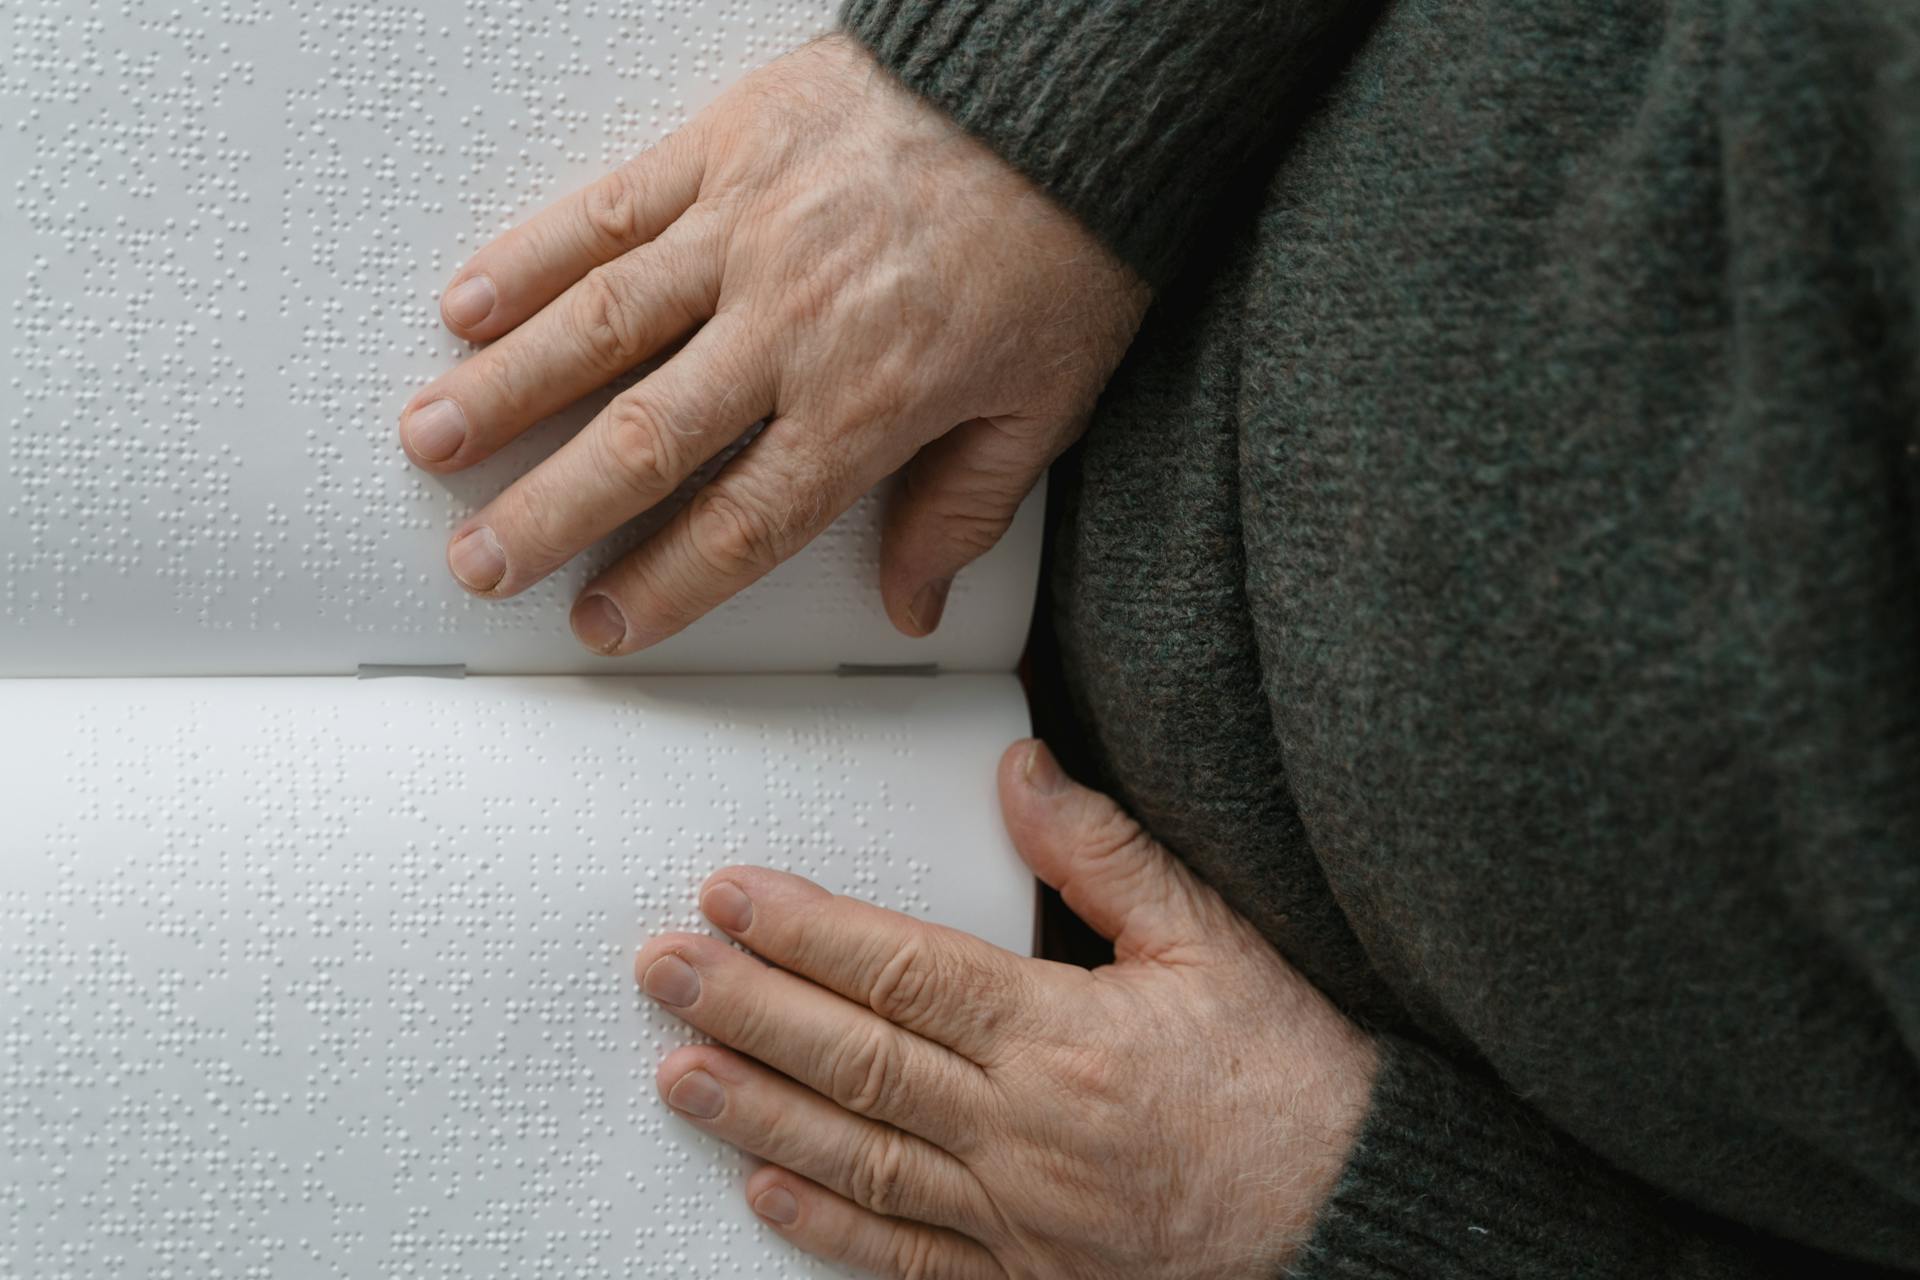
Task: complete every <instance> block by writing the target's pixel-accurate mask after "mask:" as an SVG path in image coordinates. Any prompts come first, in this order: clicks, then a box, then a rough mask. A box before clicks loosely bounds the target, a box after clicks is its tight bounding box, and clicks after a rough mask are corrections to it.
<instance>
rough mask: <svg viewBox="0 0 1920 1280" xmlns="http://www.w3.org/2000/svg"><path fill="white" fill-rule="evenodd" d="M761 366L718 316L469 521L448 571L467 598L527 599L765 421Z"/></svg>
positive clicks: (451, 548)
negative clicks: (469, 593)
mask: <svg viewBox="0 0 1920 1280" xmlns="http://www.w3.org/2000/svg"><path fill="white" fill-rule="evenodd" d="M761 368H762V362H761V361H760V360H759V359H758V358H757V357H755V356H754V355H753V354H752V352H751V351H750V349H749V348H748V346H747V344H746V342H745V340H744V339H742V338H741V337H740V336H739V334H738V331H737V330H736V329H735V328H734V326H733V325H731V324H729V323H727V322H726V318H725V317H716V318H715V319H714V320H712V321H710V322H708V323H707V325H706V326H705V327H703V328H702V329H701V330H700V332H699V333H697V334H695V335H694V336H693V339H692V340H691V341H690V342H688V343H687V345H686V346H685V347H684V348H682V349H681V350H680V351H679V352H678V353H677V354H675V355H674V356H673V358H672V359H670V360H668V361H667V362H666V363H665V364H663V365H661V366H660V367H659V368H658V369H656V370H654V371H653V372H652V373H651V374H649V375H647V377H645V378H644V379H642V380H641V381H640V382H639V383H638V384H637V385H635V386H633V387H630V388H628V389H627V390H626V391H623V392H621V393H620V395H618V396H617V397H615V398H614V400H613V401H612V403H610V404H608V405H607V407H606V408H604V409H602V410H601V411H600V413H599V415H598V416H596V417H595V418H594V420H593V421H592V422H590V423H588V424H587V426H586V429H585V430H583V431H581V432H580V433H579V434H578V435H576V436H574V437H573V439H571V440H569V441H567V443H566V444H564V445H562V446H561V447H560V449H559V450H558V451H557V452H556V453H555V454H554V455H553V456H552V457H550V458H548V459H547V460H546V461H545V462H543V463H541V464H540V465H539V466H537V467H535V468H534V469H533V470H532V471H530V472H528V473H527V474H526V475H525V476H522V477H521V478H520V479H519V480H517V481H515V482H514V483H513V484H512V485H510V486H509V487H508V488H507V489H506V491H505V492H503V493H502V494H500V496H499V497H497V498H495V499H494V500H493V501H492V502H490V503H488V504H487V505H486V506H485V507H484V508H482V509H481V510H480V511H478V512H476V513H475V514H474V515H472V516H470V517H468V518H467V519H466V520H465V521H463V522H462V523H461V524H460V526H459V527H458V528H456V529H455V530H454V532H453V536H452V537H451V538H450V539H449V540H448V543H447V563H448V566H449V567H450V568H451V569H452V571H453V574H454V576H455V577H456V578H458V579H459V580H460V583H461V585H463V586H465V587H466V588H467V589H468V590H469V591H474V592H477V593H479V594H482V595H488V596H492V597H495V598H502V597H506V596H511V595H513V594H515V593H516V592H520V591H524V590H526V589H527V588H528V587H530V586H532V585H533V584H534V583H536V582H538V581H540V580H541V579H542V578H544V577H546V576H547V575H548V574H549V573H552V572H553V571H554V570H555V569H557V568H559V567H560V566H561V565H563V564H565V563H566V562H567V561H568V560H570V559H572V558H573V557H574V556H575V555H576V554H578V553H579V552H580V551H582V550H584V549H585V548H587V547H589V546H591V545H592V544H594V543H595V542H598V541H599V540H600V539H601V538H604V537H605V536H606V535H607V534H609V533H611V532H613V531H614V530H615V529H616V528H618V527H619V526H620V525H622V524H624V523H625V522H626V521H628V520H630V519H632V518H633V517H634V516H637V515H639V514H640V513H641V512H643V511H646V510H648V509H649V508H651V507H653V506H655V505H656V504H658V503H660V502H664V501H665V500H666V499H668V498H670V497H672V496H673V493H674V490H675V489H677V488H678V487H679V486H680V485H681V483H682V482H684V481H685V480H686V479H687V477H688V476H690V475H692V474H693V473H694V471H696V470H697V469H698V468H699V467H700V465H701V464H702V463H704V462H706V461H707V460H708V459H710V458H711V457H713V455H714V454H716V453H719V452H720V451H721V450H722V449H724V448H726V447H727V446H728V445H729V444H732V443H733V442H734V441H735V440H738V439H739V438H740V436H741V435H742V434H744V433H745V432H746V430H747V429H748V428H749V427H751V426H752V425H753V424H754V423H755V422H758V421H759V420H760V419H761V418H762V417H764V416H765V415H766V412H767V408H768V405H769V403H770V401H771V396H772V392H771V390H770V389H769V387H768V386H767V384H766V383H765V381H764V380H763V379H762V376H761V372H760V371H761Z"/></svg>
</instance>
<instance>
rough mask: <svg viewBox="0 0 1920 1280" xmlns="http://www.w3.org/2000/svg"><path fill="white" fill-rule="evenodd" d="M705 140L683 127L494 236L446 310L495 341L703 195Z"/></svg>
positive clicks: (463, 326)
mask: <svg viewBox="0 0 1920 1280" xmlns="http://www.w3.org/2000/svg"><path fill="white" fill-rule="evenodd" d="M704 166H705V152H704V145H703V138H702V135H701V133H700V131H699V130H698V129H696V128H686V129H682V130H680V131H679V132H677V133H674V134H672V135H670V136H669V137H668V138H667V139H666V141H664V142H662V143H661V144H660V145H659V146H657V147H653V148H651V149H649V150H647V151H643V152H641V153H640V154H639V155H638V156H635V157H634V158H633V159H632V160H630V161H628V162H627V163H626V164H624V165H622V166H621V167H620V168H618V169H616V170H614V171H613V172H612V173H609V174H607V175H606V176H605V177H603V178H600V179H599V180H597V181H595V182H591V183H589V184H587V185H586V186H584V187H582V188H580V190H578V191H575V192H573V193H572V194H571V195H568V196H565V197H563V198H561V199H559V200H557V201H555V202H554V203H553V204H551V205H549V206H548V207H547V208H545V209H543V210H541V211H540V212H539V213H537V214H535V215H534V216H533V217H532V218H530V219H528V220H527V221H526V222H524V223H522V224H521V225H519V226H517V227H515V228H513V229H512V230H511V231H508V232H507V233H506V234H504V235H502V236H500V237H498V238H497V239H495V240H493V241H492V242H491V243H489V244H488V245H486V247H485V248H483V249H481V250H480V251H479V252H478V253H476V254H474V255H473V257H472V258H471V259H470V260H469V261H468V262H467V263H466V264H465V265H463V266H462V267H461V268H460V270H459V271H458V272H456V273H455V274H454V277H453V279H452V280H450V281H448V282H447V288H446V291H445V292H444V293H443V294H441V297H440V316H441V319H442V320H444V321H445V322H446V325H447V327H448V328H449V329H451V330H453V331H454V332H455V333H457V334H459V335H460V336H461V337H463V338H466V339H467V340H469V341H471V342H490V341H492V340H493V339H495V338H497V337H499V336H500V335H501V334H503V333H505V332H507V330H509V329H511V328H513V327H514V326H515V325H517V324H519V323H521V322H522V321H524V320H525V319H526V318H527V317H528V316H531V315H533V314H534V313H535V312H537V311H539V310H540V308H542V307H544V306H546V305H547V304H548V303H549V302H551V301H553V300H554V299H555V298H557V297H559V296H560V293H561V291H562V290H564V289H566V288H567V287H568V286H569V285H571V284H573V282H574V281H576V280H578V279H579V278H580V277H581V276H583V275H585V274H586V273H587V272H589V271H591V270H593V269H594V268H595V267H597V266H599V265H601V264H602V263H605V262H612V261H613V260H614V259H615V258H618V257H620V256H621V255H623V254H625V253H626V252H627V251H628V250H629V249H633V248H635V247H637V246H639V245H642V244H645V243H647V242H648V241H649V240H652V239H654V238H655V237H656V236H658V235H659V234H660V233H661V232H663V231H665V230H666V229H667V227H668V226H670V225H672V223H673V221H674V219H676V218H678V217H679V216H680V215H681V214H682V213H684V212H685V211H686V210H687V208H688V207H689V206H691V205H692V204H693V202H694V200H695V199H696V198H697V197H698V196H699V194H700V178H701V173H702V171H703V168H704Z"/></svg>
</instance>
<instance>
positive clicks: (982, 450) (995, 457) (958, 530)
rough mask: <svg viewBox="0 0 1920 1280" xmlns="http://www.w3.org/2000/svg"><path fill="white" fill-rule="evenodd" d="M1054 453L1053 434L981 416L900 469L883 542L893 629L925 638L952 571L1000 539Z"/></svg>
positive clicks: (884, 591) (885, 596) (885, 595)
mask: <svg viewBox="0 0 1920 1280" xmlns="http://www.w3.org/2000/svg"><path fill="white" fill-rule="evenodd" d="M1056 434H1057V433H1056ZM1064 442H1065V439H1064V436H1063V439H1062V444H1064ZM1054 452H1056V450H1054V449H1053V448H1052V447H1051V440H1050V439H1049V438H1048V433H1041V434H1040V435H1038V436H1034V435H1029V434H1027V433H1026V432H1025V431H1020V432H1015V431H1012V430H1009V429H1008V428H1007V427H1005V426H1002V425H1000V424H998V423H996V422H995V421H993V420H992V419H990V418H975V419H974V420H973V421H971V422H963V423H961V424H960V425H959V426H957V427H955V428H954V429H953V430H952V431H949V432H947V434H945V435H944V436H941V437H940V438H939V439H937V440H934V441H933V442H932V443H930V444H928V445H927V446H926V447H925V448H923V449H921V450H920V452H919V453H917V454H915V455H914V456H913V458H912V459H911V460H910V461H909V462H908V463H907V465H906V466H905V467H904V468H902V469H901V473H900V483H899V484H897V485H895V486H894V490H893V495H892V498H891V500H890V501H889V503H888V506H887V519H886V527H885V529H884V530H883V532H882V535H881V540H880V595H881V599H882V600H884V601H885V602H886V609H887V616H888V617H889V618H891V619H892V620H893V625H894V626H896V627H898V628H899V629H900V630H901V631H903V632H905V633H906V634H907V635H910V636H924V635H926V634H927V633H928V632H930V631H932V630H933V629H934V628H935V627H937V626H939V625H940V614H941V612H942V611H943V610H944V609H945V608H946V604H947V589H948V588H949V587H951V586H952V585H953V576H954V575H955V574H956V573H958V572H960V570H961V569H963V568H965V567H966V566H967V565H969V564H971V563H972V562H973V561H974V560H976V559H978V558H979V557H980V556H982V555H984V554H986V552H987V551H988V550H990V549H991V548H992V547H993V545H994V544H995V543H997V542H999V541H1000V536H1001V535H1002V534H1004V533H1005V532H1006V531H1007V526H1008V525H1010V524H1012V523H1013V517H1014V514H1015V513H1016V512H1018V511H1019V510H1020V503H1021V502H1022V501H1023V500H1024V499H1025V498H1026V496H1027V494H1028V493H1029V492H1031V491H1032V489H1033V485H1034V481H1036V480H1038V479H1039V478H1040V473H1041V472H1042V471H1045V470H1046V468H1047V464H1048V463H1049V462H1051V461H1053V455H1054Z"/></svg>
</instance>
